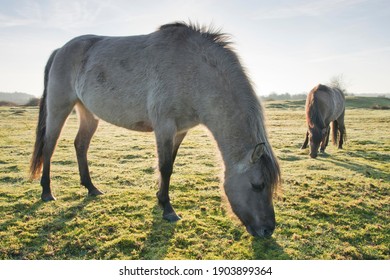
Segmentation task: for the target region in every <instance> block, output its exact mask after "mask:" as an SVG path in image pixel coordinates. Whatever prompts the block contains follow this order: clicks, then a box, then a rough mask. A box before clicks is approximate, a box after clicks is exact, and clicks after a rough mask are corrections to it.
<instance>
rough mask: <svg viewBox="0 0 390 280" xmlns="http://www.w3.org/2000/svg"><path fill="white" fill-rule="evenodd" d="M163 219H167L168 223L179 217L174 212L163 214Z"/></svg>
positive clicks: (175, 220)
mask: <svg viewBox="0 0 390 280" xmlns="http://www.w3.org/2000/svg"><path fill="white" fill-rule="evenodd" d="M163 219H164V220H167V221H168V222H170V223H174V222H177V221H179V220H181V218H180V217H179V216H178V215H176V213H169V214H166V215H163Z"/></svg>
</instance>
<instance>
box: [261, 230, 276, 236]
mask: <svg viewBox="0 0 390 280" xmlns="http://www.w3.org/2000/svg"><path fill="white" fill-rule="evenodd" d="M273 233H274V230H273V229H264V232H263V236H264V237H270V236H271V235H272V234H273Z"/></svg>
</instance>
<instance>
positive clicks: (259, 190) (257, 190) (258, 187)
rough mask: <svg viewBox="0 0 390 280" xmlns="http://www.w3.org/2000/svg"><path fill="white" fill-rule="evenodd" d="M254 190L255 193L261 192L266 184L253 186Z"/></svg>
mask: <svg viewBox="0 0 390 280" xmlns="http://www.w3.org/2000/svg"><path fill="white" fill-rule="evenodd" d="M252 188H253V190H254V191H255V192H261V191H262V190H263V189H264V184H252Z"/></svg>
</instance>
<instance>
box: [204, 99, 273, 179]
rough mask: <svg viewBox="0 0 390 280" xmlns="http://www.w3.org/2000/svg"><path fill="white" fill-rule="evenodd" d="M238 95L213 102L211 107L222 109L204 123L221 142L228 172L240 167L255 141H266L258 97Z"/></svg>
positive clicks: (220, 147)
mask: <svg viewBox="0 0 390 280" xmlns="http://www.w3.org/2000/svg"><path fill="white" fill-rule="evenodd" d="M238 96H239V95H236V96H229V95H226V96H222V97H220V98H216V99H214V101H215V102H211V103H210V106H211V108H220V109H219V110H218V109H214V111H213V113H212V114H211V115H208V117H207V118H205V120H204V122H203V123H204V125H205V126H206V127H207V128H208V129H209V130H210V131H211V133H212V134H213V136H214V138H215V140H216V142H217V144H218V147H219V150H220V152H221V154H222V158H223V161H224V163H225V171H227V172H228V171H229V170H232V169H234V168H237V165H238V164H239V163H240V162H241V161H242V160H244V158H245V157H246V156H247V154H248V152H249V151H250V150H251V149H253V148H254V147H255V146H256V144H258V143H260V142H267V136H266V132H265V130H264V123H263V115H262V109H261V105H260V104H259V102H258V100H257V99H256V97H254V96H249V98H245V95H244V96H243V95H241V97H243V98H238ZM229 97H231V98H229ZM213 103H214V104H213Z"/></svg>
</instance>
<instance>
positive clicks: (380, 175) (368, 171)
mask: <svg viewBox="0 0 390 280" xmlns="http://www.w3.org/2000/svg"><path fill="white" fill-rule="evenodd" d="M349 154H350V155H351V156H352V157H359V155H356V154H355V153H349ZM323 160H324V161H328V162H330V163H332V164H334V165H336V166H338V167H341V168H345V169H349V170H352V171H354V172H356V173H360V174H362V175H363V176H365V177H367V178H373V179H383V180H387V181H388V180H390V173H389V172H385V171H382V170H380V169H377V168H375V167H373V166H371V165H368V164H359V163H357V162H354V161H353V160H351V161H348V162H346V161H340V160H337V159H335V158H333V157H330V156H329V157H323Z"/></svg>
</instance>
